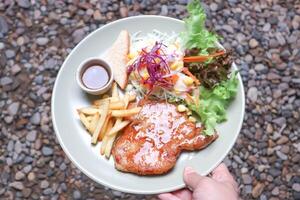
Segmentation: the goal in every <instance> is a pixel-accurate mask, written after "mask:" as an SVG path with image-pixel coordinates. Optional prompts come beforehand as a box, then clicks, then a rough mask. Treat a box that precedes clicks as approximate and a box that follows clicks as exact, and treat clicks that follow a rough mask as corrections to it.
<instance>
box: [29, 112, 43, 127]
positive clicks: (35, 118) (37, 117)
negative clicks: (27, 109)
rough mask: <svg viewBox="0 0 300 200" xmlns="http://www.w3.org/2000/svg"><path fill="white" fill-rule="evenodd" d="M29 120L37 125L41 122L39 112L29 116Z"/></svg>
mask: <svg viewBox="0 0 300 200" xmlns="http://www.w3.org/2000/svg"><path fill="white" fill-rule="evenodd" d="M30 122H31V123H32V124H34V125H39V124H40V122H41V114H40V113H39V112H36V113H34V114H33V115H32V117H31V118H30Z"/></svg>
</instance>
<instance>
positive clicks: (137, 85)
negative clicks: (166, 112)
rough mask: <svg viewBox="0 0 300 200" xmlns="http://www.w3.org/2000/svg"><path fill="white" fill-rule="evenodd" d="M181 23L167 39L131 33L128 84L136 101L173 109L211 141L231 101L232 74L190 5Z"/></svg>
mask: <svg viewBox="0 0 300 200" xmlns="http://www.w3.org/2000/svg"><path fill="white" fill-rule="evenodd" d="M187 10H188V13H189V17H188V18H186V19H185V26H186V30H185V31H184V32H182V33H181V34H179V35H177V34H175V33H173V34H171V35H168V34H166V33H161V32H159V31H157V30H154V31H153V32H152V33H149V34H148V35H146V36H141V34H140V33H136V34H135V35H133V36H132V39H131V44H132V46H131V48H130V53H129V54H128V59H129V62H128V64H127V65H128V71H127V72H128V75H129V84H128V85H127V87H126V90H127V91H132V90H134V91H135V92H136V94H137V95H138V97H139V98H141V99H142V98H143V99H159V100H160V99H164V100H166V101H167V102H169V103H176V104H178V111H179V112H185V111H186V112H187V114H188V115H189V120H191V121H193V122H196V123H199V124H202V125H203V126H204V134H205V135H212V134H214V132H215V127H216V125H217V124H218V123H221V122H224V121H226V119H227V118H226V108H227V107H228V106H229V104H230V102H231V101H232V99H233V98H234V97H235V95H236V92H237V86H238V79H237V72H236V71H234V72H232V71H231V65H232V62H233V59H232V56H231V52H230V51H226V50H224V49H221V48H220V47H219V46H218V40H219V39H220V37H219V36H218V35H217V34H215V33H212V32H210V31H208V30H207V29H206V27H205V20H206V14H205V12H204V9H203V8H202V6H201V4H200V3H199V1H196V0H194V1H192V2H191V3H190V4H189V5H188V6H187Z"/></svg>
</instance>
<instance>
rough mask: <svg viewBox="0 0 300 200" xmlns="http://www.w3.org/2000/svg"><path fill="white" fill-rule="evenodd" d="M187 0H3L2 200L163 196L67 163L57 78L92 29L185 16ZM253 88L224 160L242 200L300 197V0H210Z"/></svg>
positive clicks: (211, 14)
mask: <svg viewBox="0 0 300 200" xmlns="http://www.w3.org/2000/svg"><path fill="white" fill-rule="evenodd" d="M186 3H187V1H186V0H177V1H175V0H172V1H167V0H161V1H158V0H124V1H116V0H113V1H107V0H100V1H96V0H91V1H88V2H83V3H82V2H80V1H75V0H74V1H71V0H69V1H61V0H57V1H55V0H16V1H14V0H0V67H1V68H0V69H1V70H0V77H1V78H0V130H1V131H0V138H1V139H0V199H26V198H28V199H117V198H119V199H156V197H155V196H143V195H138V196H136V195H130V194H124V193H121V192H118V191H111V190H109V189H108V188H104V187H102V186H101V185H98V184H97V183H95V182H93V181H92V180H90V179H89V178H87V177H86V176H85V175H84V174H82V173H81V172H80V171H79V170H78V169H76V168H75V167H74V165H73V164H72V163H70V161H69V159H68V158H67V157H66V156H65V154H64V152H63V151H62V149H61V147H60V146H59V144H58V142H57V141H56V138H55V135H54V132H53V128H52V123H51V116H50V101H51V92H52V87H53V84H54V81H55V77H56V74H57V72H58V70H59V68H60V66H61V64H62V63H63V61H64V59H65V58H66V56H67V55H68V54H69V52H70V51H71V50H72V48H73V47H74V46H75V45H76V44H77V43H78V42H79V41H80V40H81V39H82V38H84V37H85V36H86V35H88V34H89V33H90V32H92V31H93V30H95V29H97V28H98V27H101V26H103V25H104V24H106V23H108V22H111V21H114V20H116V19H119V18H123V17H127V16H133V15H140V14H155V15H167V16H171V17H175V18H179V19H182V18H183V17H184V16H185V15H186V10H185V5H186ZM204 3H205V7H206V8H207V14H208V23H207V24H208V26H209V27H212V28H213V29H214V30H216V31H217V32H218V33H219V34H220V35H222V36H223V38H224V39H223V41H222V44H223V45H224V46H225V47H226V48H231V49H233V51H234V53H235V62H236V63H237V65H238V66H239V68H240V72H241V74H242V76H243V81H244V85H245V89H246V96H247V101H246V103H247V107H246V116H245V121H244V124H243V129H242V131H241V134H240V136H239V138H238V141H237V143H236V144H235V146H234V148H233V149H232V151H231V152H230V154H229V155H228V157H227V158H226V159H225V163H226V164H227V166H229V168H230V170H231V172H232V173H233V174H234V175H235V177H236V179H237V181H238V183H239V185H240V190H241V197H243V199H261V200H265V199H272V200H276V199H300V184H299V182H300V176H299V160H300V154H299V152H300V141H299V130H300V129H299V128H300V123H299V120H300V119H299V118H300V117H299V115H300V112H299V111H300V99H299V96H300V90H299V86H300V78H299V75H300V50H299V49H300V31H299V29H300V2H299V0H286V1H285V0H260V1H254V0H252V1H251V0H246V1H245V0H244V1H242V0H228V1H222V0H215V1H212V0H205V1H204Z"/></svg>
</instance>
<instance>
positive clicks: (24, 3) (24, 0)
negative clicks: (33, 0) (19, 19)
mask: <svg viewBox="0 0 300 200" xmlns="http://www.w3.org/2000/svg"><path fill="white" fill-rule="evenodd" d="M17 3H18V5H19V6H20V7H21V8H30V2H29V0H17Z"/></svg>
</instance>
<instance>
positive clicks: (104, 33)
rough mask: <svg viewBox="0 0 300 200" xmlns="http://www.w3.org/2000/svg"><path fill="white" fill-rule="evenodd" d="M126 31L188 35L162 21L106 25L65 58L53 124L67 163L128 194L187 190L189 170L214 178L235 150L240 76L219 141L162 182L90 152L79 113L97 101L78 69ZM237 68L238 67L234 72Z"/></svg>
mask: <svg viewBox="0 0 300 200" xmlns="http://www.w3.org/2000/svg"><path fill="white" fill-rule="evenodd" d="M122 29H127V30H128V31H129V32H130V33H131V34H133V33H135V32H138V31H142V33H148V32H151V31H152V30H153V29H157V30H159V31H161V32H167V33H171V32H172V31H174V32H178V33H179V32H181V31H183V30H184V23H183V21H180V20H177V19H173V18H169V17H161V16H138V17H130V18H125V19H121V20H118V21H115V22H113V23H110V24H107V25H105V26H103V27H101V28H99V29H97V30H96V31H94V32H92V33H91V34H89V35H88V36H87V37H86V38H85V39H84V40H82V41H81V42H80V43H79V44H78V45H77V46H76V47H75V48H74V49H73V51H72V52H71V53H70V55H69V56H68V57H67V59H66V60H65V62H64V63H63V66H62V67H61V69H60V71H59V73H58V75H57V79H56V82H55V85H54V89H53V94H52V105H51V107H52V120H53V126H54V129H55V133H56V135H57V138H58V141H59V143H60V145H61V146H62V148H63V150H64V152H65V153H66V154H67V156H68V157H69V159H70V160H71V161H72V162H73V163H74V164H75V165H76V166H77V167H78V168H79V169H80V170H81V171H82V172H83V173H84V174H86V175H87V176H88V177H90V178H92V179H93V180H94V181H96V182H98V183H100V184H102V185H105V186H107V187H110V188H112V189H115V190H120V191H123V192H128V193H137V194H157V193H162V192H169V191H174V190H177V189H179V188H183V187H184V182H183V179H182V173H183V169H184V167H185V166H191V167H193V168H195V169H196V170H197V171H198V172H199V173H200V174H202V175H206V174H208V173H209V172H211V171H212V170H213V169H214V168H215V167H216V166H217V165H218V164H219V163H220V162H221V161H222V160H223V159H224V158H225V156H226V155H227V153H228V152H229V151H230V149H231V148H232V146H233V145H234V143H235V141H236V139H237V137H238V134H239V131H240V129H241V126H242V122H243V117H244V107H245V105H244V104H245V100H244V99H245V98H244V89H243V84H242V80H241V77H240V76H239V77H238V78H239V88H238V93H237V96H236V98H235V100H234V101H233V102H232V104H231V106H230V107H229V109H228V112H227V115H228V121H227V122H225V123H223V124H221V125H219V126H218V127H217V130H218V132H219V134H220V137H219V138H218V139H217V140H216V141H215V142H214V143H212V144H211V145H209V147H207V148H206V149H204V150H202V151H199V152H184V153H182V154H181V155H180V157H179V159H178V161H177V163H176V165H175V167H174V169H173V170H172V171H171V172H169V173H167V174H165V175H161V176H137V175H134V174H129V173H123V172H120V171H117V170H116V169H115V167H114V161H113V158H111V159H110V160H109V161H108V160H106V159H105V158H104V157H103V156H100V153H99V152H100V150H99V148H100V145H99V144H98V145H97V146H92V145H91V137H90V135H89V134H88V133H86V131H85V129H84V128H83V126H82V125H81V123H80V121H79V118H78V115H77V113H76V109H77V108H80V107H83V106H87V105H90V101H91V100H92V98H93V97H91V96H88V95H87V94H85V93H84V92H83V91H82V90H81V89H80V88H79V86H78V85H77V83H76V79H75V73H76V69H77V67H78V66H79V64H80V63H81V62H82V61H83V60H85V59H87V58H89V57H96V56H100V55H101V54H103V53H104V51H106V50H107V48H109V47H110V45H112V43H113V42H114V40H115V39H116V37H117V36H118V34H119V32H120V31H121V30H122ZM233 67H234V68H236V66H235V65H234V66H233Z"/></svg>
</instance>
